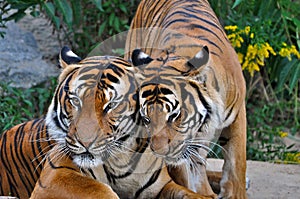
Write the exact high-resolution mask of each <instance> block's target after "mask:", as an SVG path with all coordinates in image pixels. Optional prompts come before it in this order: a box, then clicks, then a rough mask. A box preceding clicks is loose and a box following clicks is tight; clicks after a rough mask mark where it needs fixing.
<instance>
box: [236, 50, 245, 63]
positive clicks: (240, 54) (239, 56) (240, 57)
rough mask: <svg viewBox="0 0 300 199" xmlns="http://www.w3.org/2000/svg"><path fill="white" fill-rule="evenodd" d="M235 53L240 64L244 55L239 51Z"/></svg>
mask: <svg viewBox="0 0 300 199" xmlns="http://www.w3.org/2000/svg"><path fill="white" fill-rule="evenodd" d="M237 55H238V58H239V62H240V64H242V63H243V59H244V55H243V54H242V53H240V52H238V53H237Z"/></svg>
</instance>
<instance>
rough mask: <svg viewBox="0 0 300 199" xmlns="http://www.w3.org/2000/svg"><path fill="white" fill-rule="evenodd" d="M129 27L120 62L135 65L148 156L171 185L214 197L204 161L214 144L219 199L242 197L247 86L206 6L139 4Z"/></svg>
mask: <svg viewBox="0 0 300 199" xmlns="http://www.w3.org/2000/svg"><path fill="white" fill-rule="evenodd" d="M130 28H131V29H130V32H129V34H128V37H127V41H126V47H125V50H126V52H127V54H125V58H126V59H129V58H130V57H131V60H132V63H133V64H134V65H135V66H138V67H136V70H137V72H136V78H137V80H138V81H139V103H140V114H141V116H142V120H143V121H144V125H145V126H146V128H147V129H148V131H149V132H150V134H151V139H150V142H151V144H150V147H151V149H152V151H153V152H154V153H155V154H156V155H157V156H158V157H163V158H164V159H165V161H166V163H167V164H168V165H169V172H170V175H171V176H172V178H173V180H174V181H175V182H177V183H179V184H181V185H184V186H185V187H188V188H189V189H191V190H193V191H195V192H197V193H200V194H201V195H207V196H211V197H217V196H216V194H215V193H213V191H212V189H211V187H210V185H209V183H208V180H207V175H206V168H205V163H206V156H207V153H208V152H211V151H212V150H211V149H210V148H211V146H213V145H216V141H217V140H218V139H219V140H221V141H222V143H223V144H224V145H222V147H223V155H224V160H225V161H224V165H223V174H222V179H221V181H220V187H221V190H220V193H219V195H218V197H219V198H235V199H243V198H247V195H246V189H245V188H246V185H245V181H246V176H245V173H246V112H245V90H246V89H245V81H244V78H243V74H242V70H241V66H240V64H239V61H238V58H237V55H236V52H235V51H234V49H233V47H232V46H231V44H230V42H229V41H228V39H227V36H226V34H225V32H224V30H223V28H222V27H221V25H220V23H219V21H218V19H217V17H216V15H215V14H214V12H213V10H212V9H211V7H210V5H209V2H208V1H207V0H142V1H141V3H140V5H139V6H138V9H137V12H136V15H135V17H134V19H133V21H132V24H131V27H130ZM133 49H136V50H133ZM126 52H125V53H126Z"/></svg>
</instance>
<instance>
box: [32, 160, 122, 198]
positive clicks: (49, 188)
mask: <svg viewBox="0 0 300 199" xmlns="http://www.w3.org/2000/svg"><path fill="white" fill-rule="evenodd" d="M59 161H60V163H63V164H60V165H53V164H52V163H50V164H47V163H46V164H45V167H44V169H43V171H42V173H41V176H40V178H39V180H38V182H37V183H36V185H35V188H34V190H33V192H32V194H31V197H30V198H31V199H50V198H53V199H73V198H74V199H81V198H82V199H95V198H109V199H117V198H119V197H118V196H117V194H116V193H115V192H114V191H113V190H112V189H111V187H110V186H108V185H106V184H104V183H100V182H98V181H96V180H94V179H92V178H90V177H87V176H84V175H82V174H81V173H80V171H79V170H78V169H77V168H76V167H75V166H74V165H73V162H72V161H71V160H70V159H64V160H62V159H60V160H59ZM48 163H49V162H48ZM67 165H69V166H67Z"/></svg>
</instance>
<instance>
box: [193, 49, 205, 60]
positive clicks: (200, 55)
mask: <svg viewBox="0 0 300 199" xmlns="http://www.w3.org/2000/svg"><path fill="white" fill-rule="evenodd" d="M203 56H204V54H203V50H200V51H199V52H198V53H197V54H196V55H195V57H196V58H197V59H201V58H203Z"/></svg>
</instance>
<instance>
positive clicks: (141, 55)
mask: <svg viewBox="0 0 300 199" xmlns="http://www.w3.org/2000/svg"><path fill="white" fill-rule="evenodd" d="M147 57H149V55H147V54H146V53H144V52H140V54H139V56H138V58H139V59H145V58H147Z"/></svg>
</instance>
